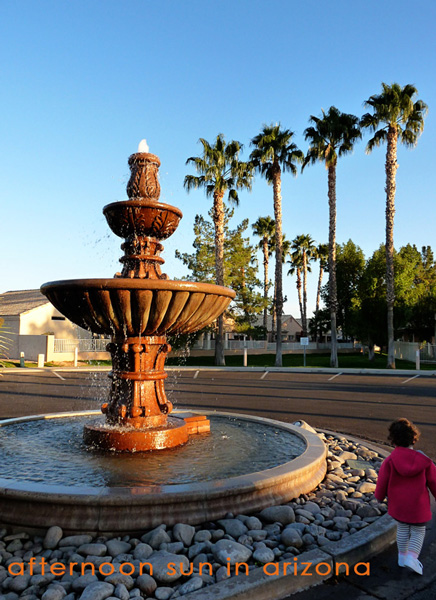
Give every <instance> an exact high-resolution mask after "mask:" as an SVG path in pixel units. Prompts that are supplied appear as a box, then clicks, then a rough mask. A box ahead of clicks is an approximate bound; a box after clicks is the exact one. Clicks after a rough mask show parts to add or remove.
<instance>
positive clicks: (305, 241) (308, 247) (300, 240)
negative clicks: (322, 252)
mask: <svg viewBox="0 0 436 600" xmlns="http://www.w3.org/2000/svg"><path fill="white" fill-rule="evenodd" d="M292 249H293V251H294V254H295V256H297V255H298V254H301V269H302V273H303V314H302V321H301V324H302V327H303V337H306V336H307V272H308V271H310V270H311V269H310V267H309V262H310V261H311V260H312V259H313V253H314V250H315V244H314V240H313V239H312V238H311V237H310V235H309V234H306V235H304V234H303V235H298V236H297V237H296V238H295V239H294V240H293V241H292Z"/></svg>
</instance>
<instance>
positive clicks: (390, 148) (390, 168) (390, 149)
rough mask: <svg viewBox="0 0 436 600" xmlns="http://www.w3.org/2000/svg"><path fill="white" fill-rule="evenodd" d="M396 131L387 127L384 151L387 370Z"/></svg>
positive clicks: (390, 345)
mask: <svg viewBox="0 0 436 600" xmlns="http://www.w3.org/2000/svg"><path fill="white" fill-rule="evenodd" d="M397 137H398V135H397V130H396V128H395V127H392V126H389V131H388V144H387V151H386V188H385V191H386V301H387V305H388V364H387V366H388V369H395V353H394V302H395V288H394V216H395V189H396V182H395V176H396V172H397V168H398V165H397Z"/></svg>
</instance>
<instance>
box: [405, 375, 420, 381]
mask: <svg viewBox="0 0 436 600" xmlns="http://www.w3.org/2000/svg"><path fill="white" fill-rule="evenodd" d="M417 377H419V375H414V376H413V377H409V379H406V380H405V381H403V382H402V383H407V382H408V381H412V379H416V378H417Z"/></svg>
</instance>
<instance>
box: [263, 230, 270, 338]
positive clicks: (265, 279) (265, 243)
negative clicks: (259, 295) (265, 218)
mask: <svg viewBox="0 0 436 600" xmlns="http://www.w3.org/2000/svg"><path fill="white" fill-rule="evenodd" d="M262 250H263V299H264V301H265V308H264V309H263V327H264V329H265V335H266V336H268V262H269V257H268V238H267V236H264V238H263V240H262Z"/></svg>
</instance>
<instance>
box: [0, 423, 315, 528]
mask: <svg viewBox="0 0 436 600" xmlns="http://www.w3.org/2000/svg"><path fill="white" fill-rule="evenodd" d="M196 412H198V411H196ZM200 412H202V414H205V415H208V416H210V417H211V418H218V419H220V418H221V419H231V420H232V421H234V422H235V423H236V424H242V425H245V424H246V425H247V427H248V426H249V425H250V426H251V425H252V424H254V425H255V426H260V427H263V428H266V430H265V434H263V435H266V436H267V437H268V438H270V439H269V444H272V445H273V446H274V445H275V450H274V447H273V448H271V447H268V450H267V451H268V452H270V453H272V454H275V453H276V452H278V451H279V450H280V452H281V454H282V457H281V458H280V459H277V461H276V463H274V461H273V462H272V463H270V464H276V466H273V467H272V468H265V466H264V467H261V468H263V470H256V467H255V466H254V468H253V471H251V468H248V469H245V468H244V470H242V471H241V472H242V474H241V475H237V476H232V475H231V474H230V475H226V474H225V473H224V474H223V473H220V475H219V477H218V478H216V477H215V478H212V479H211V480H209V481H206V480H204V477H203V478H201V477H199V479H200V481H196V480H195V479H196V478H194V480H192V478H191V481H189V478H188V480H186V478H182V479H181V481H185V482H184V483H179V484H177V483H176V484H165V483H162V482H160V483H157V484H154V485H153V484H150V483H146V484H144V485H142V484H138V483H137V482H136V483H135V482H133V485H130V486H128V485H124V486H123V485H121V486H120V485H119V483H120V482H118V487H113V486H111V485H101V486H100V487H97V486H96V482H95V481H94V479H93V478H92V476H90V477H89V480H90V483H89V484H86V483H84V481H83V480H82V481H81V482H79V484H78V485H74V482H70V480H68V481H69V485H65V484H53V483H52V484H51V485H47V484H46V482H45V481H43V482H35V481H34V479H35V477H33V478H31V480H30V481H29V480H26V478H25V477H24V478H23V477H21V479H20V478H19V477H18V476H15V478H14V476H12V477H10V478H5V479H0V514H1V515H2V516H1V518H0V524H1V525H6V526H8V527H9V528H11V527H12V528H14V529H18V528H20V529H25V530H28V531H42V530H44V529H46V528H47V527H49V526H51V525H55V524H56V525H59V526H60V527H62V529H63V530H64V531H65V532H69V533H74V532H76V533H77V532H90V533H103V534H114V535H120V534H124V533H133V532H140V531H141V530H144V529H147V528H150V527H155V526H157V525H159V524H161V523H166V524H167V525H174V524H175V523H178V522H182V523H190V524H198V523H202V522H206V521H210V520H214V519H219V518H222V517H224V516H225V514H226V513H228V512H234V513H235V514H239V513H244V514H245V513H253V512H257V511H260V510H262V509H263V508H265V507H267V506H271V505H275V504H282V503H284V502H288V501H290V500H292V499H293V498H295V497H297V496H299V495H300V494H302V493H308V492H309V491H311V490H313V489H314V488H315V487H316V485H318V483H319V482H320V481H321V480H322V479H323V478H324V476H325V473H326V447H325V445H324V443H323V442H322V440H321V439H320V438H319V437H318V436H317V435H315V434H313V433H310V432H308V431H306V430H304V429H301V428H299V427H296V426H294V425H290V424H288V423H282V422H278V421H273V420H270V419H264V418H260V417H252V416H247V415H241V414H235V413H223V412H210V411H200ZM97 414H98V412H97V411H89V412H88V413H63V414H62V413H61V414H57V415H38V416H35V417H23V418H20V419H10V420H7V421H3V422H1V423H0V428H3V427H4V428H5V430H4V431H5V433H6V432H7V430H8V427H9V426H12V427H11V430H10V431H11V435H12V430H13V426H16V425H17V423H25V424H26V423H28V422H29V421H30V422H31V421H35V420H36V421H37V422H38V421H41V420H45V421H46V422H47V421H48V426H49V430H48V438H49V442H48V443H49V445H50V439H51V433H50V430H51V429H53V430H54V429H55V428H54V421H57V420H59V421H61V420H62V418H65V417H78V416H79V415H81V416H82V417H83V416H91V415H92V416H96V415H97ZM177 416H183V413H179V414H177ZM36 431H38V427H37V429H36ZM277 432H279V433H280V432H281V433H282V434H283V435H284V436H285V437H286V436H289V435H291V436H296V439H297V440H300V442H301V443H302V447H303V448H304V451H303V452H302V453H301V454H300V455H299V456H297V457H296V458H293V460H286V457H285V458H283V448H282V445H283V436H277V435H276V434H277ZM16 435H20V434H19V432H18V433H16ZM36 435H37V433H36ZM7 437H8V438H9V437H10V436H9V435H7ZM55 438H56V435H55V434H54V433H53V443H55ZM0 440H1V436H0ZM65 443H67V442H65ZM197 443H198V440H197V442H196V444H197ZM225 443H226V441H225V440H224V441H222V444H225ZM196 444H193V446H194V447H195V445H196ZM1 446H2V444H1V443H0V454H1ZM4 447H5V446H4ZM3 452H4V451H3ZM167 452H169V453H171V452H173V451H171V450H168V451H167ZM67 454H68V453H67ZM235 454H236V455H235V456H234V457H233V460H234V461H235V462H237V461H238V459H239V457H238V455H237V452H236V453H235ZM294 456H295V455H294ZM155 458H156V457H155ZM168 458H169V460H170V461H172V460H173V456H169V457H168ZM138 459H139V460H145V461H146V460H147V457H146V456H145V455H143V456H142V457H138ZM67 460H68V459H67ZM75 460H78V459H77V456H72V457H71V461H72V462H74V461H75ZM125 460H127V462H128V463H130V462H131V461H132V460H134V459H132V457H127V458H125V457H120V456H119V455H118V456H116V457H115V461H116V462H118V461H125ZM156 460H160V459H158V458H156ZM205 460H206V461H209V463H210V464H212V463H213V462H214V460H218V461H219V458H218V457H217V456H216V455H215V452H214V451H213V450H212V453H211V454H209V455H208V456H207V457H205ZM188 462H189V461H188ZM249 464H250V467H251V462H250V463H249ZM121 467H122V465H121ZM219 467H220V468H221V465H219ZM28 468H29V469H31V468H32V465H31V464H29V465H28ZM128 470H129V469H128V467H126V468H125V469H124V468H121V470H120V472H121V473H122V472H123V471H126V472H128ZM231 472H234V471H231ZM231 472H229V473H231ZM32 479H33V480H32ZM140 479H141V476H140V474H138V480H140ZM121 483H122V482H121Z"/></svg>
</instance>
